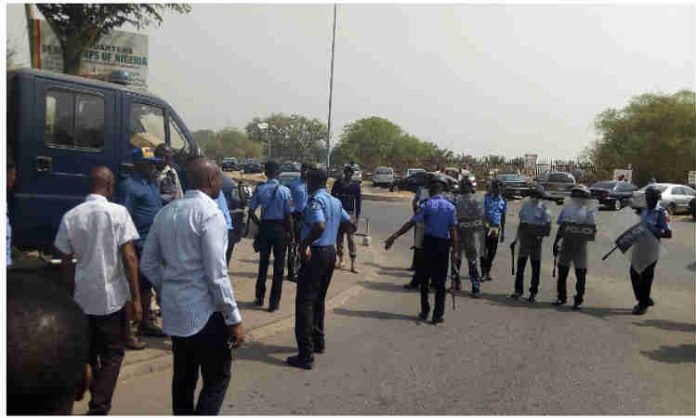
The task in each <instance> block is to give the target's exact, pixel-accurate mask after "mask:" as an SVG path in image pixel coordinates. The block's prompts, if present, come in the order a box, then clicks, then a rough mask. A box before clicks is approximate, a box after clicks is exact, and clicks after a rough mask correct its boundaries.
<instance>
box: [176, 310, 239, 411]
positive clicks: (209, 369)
mask: <svg viewBox="0 0 696 418" xmlns="http://www.w3.org/2000/svg"><path fill="white" fill-rule="evenodd" d="M228 335H229V334H228V331H227V325H225V320H224V319H223V318H222V314H221V313H219V312H215V313H214V314H212V315H211V316H210V318H209V319H208V322H207V323H206V324H205V327H203V329H202V330H200V331H199V332H198V333H197V334H194V335H192V336H190V337H172V352H173V353H174V377H173V378H172V407H173V410H174V415H194V414H195V415H217V414H218V413H219V412H220V407H221V406H222V402H223V400H224V399H225V393H226V392H227V386H228V385H229V384H230V376H231V367H232V353H231V352H230V349H229V348H228V347H227V341H228ZM199 369H200V371H201V374H202V375H203V388H202V389H201V392H200V394H199V395H198V403H197V404H196V407H195V409H194V406H193V397H194V391H195V389H196V383H197V382H198V370H199Z"/></svg>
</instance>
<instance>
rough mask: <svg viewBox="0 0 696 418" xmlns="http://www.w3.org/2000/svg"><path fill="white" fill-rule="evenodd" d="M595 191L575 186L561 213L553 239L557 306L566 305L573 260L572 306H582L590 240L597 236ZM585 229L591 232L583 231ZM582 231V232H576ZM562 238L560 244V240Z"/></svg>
mask: <svg viewBox="0 0 696 418" xmlns="http://www.w3.org/2000/svg"><path fill="white" fill-rule="evenodd" d="M593 202H594V200H592V193H591V192H590V190H589V189H588V188H587V187H585V186H582V185H580V186H576V187H574V188H573V189H572V190H571V192H570V202H569V203H568V204H566V206H564V207H563V209H562V210H561V213H560V214H559V215H558V222H557V223H558V225H559V229H558V232H557V233H556V239H555V241H554V243H553V254H554V258H555V257H558V282H557V291H558V298H557V299H556V301H555V302H554V303H553V305H554V306H561V305H564V304H565V303H566V301H567V291H566V281H567V279H568V275H569V273H570V264H571V263H572V264H573V266H574V267H575V279H576V283H575V292H576V293H575V299H574V303H573V309H574V310H579V309H580V305H582V302H583V300H584V295H585V279H586V277H587V242H588V241H590V240H594V231H595V230H596V228H595V219H594V214H595V205H594V203H593ZM583 230H587V231H589V233H584V232H582V231H583ZM576 231H579V232H576ZM559 241H560V242H561V246H560V247H559V245H558V243H559Z"/></svg>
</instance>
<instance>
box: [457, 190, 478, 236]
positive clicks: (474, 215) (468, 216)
mask: <svg viewBox="0 0 696 418" xmlns="http://www.w3.org/2000/svg"><path fill="white" fill-rule="evenodd" d="M456 207H457V223H458V224H459V226H460V227H463V228H475V229H481V228H482V227H483V221H482V220H483V205H482V204H481V202H479V201H478V200H476V198H475V197H474V195H472V194H469V193H467V194H461V195H459V196H458V197H457V200H456Z"/></svg>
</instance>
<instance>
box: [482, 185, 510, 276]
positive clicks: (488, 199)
mask: <svg viewBox="0 0 696 418" xmlns="http://www.w3.org/2000/svg"><path fill="white" fill-rule="evenodd" d="M502 187H503V183H502V182H501V181H500V180H498V179H495V180H493V182H492V183H491V190H490V192H488V193H486V195H485V196H484V197H483V210H484V219H483V227H484V242H485V251H484V252H483V254H482V255H481V276H482V277H481V281H490V280H492V278H491V269H492V267H493V260H494V259H495V254H496V252H497V251H498V241H500V242H504V241H505V218H506V216H507V200H506V199H505V198H504V197H503V196H502V195H501V189H502Z"/></svg>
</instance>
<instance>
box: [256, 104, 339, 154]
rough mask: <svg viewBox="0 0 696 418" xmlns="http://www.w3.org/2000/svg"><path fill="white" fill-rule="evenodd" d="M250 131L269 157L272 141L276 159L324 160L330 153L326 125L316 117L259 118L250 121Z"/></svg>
mask: <svg viewBox="0 0 696 418" xmlns="http://www.w3.org/2000/svg"><path fill="white" fill-rule="evenodd" d="M264 124H265V125H264ZM260 125H261V126H260ZM246 133H247V135H248V137H249V138H250V139H251V140H252V141H254V142H256V143H257V144H261V145H262V146H263V152H264V153H266V157H269V155H268V149H269V147H268V145H269V142H270V145H271V146H270V148H271V155H270V157H272V158H273V159H275V160H279V161H281V160H292V161H320V160H322V159H323V158H324V157H325V155H326V151H325V149H326V142H325V141H326V125H324V124H323V123H322V122H321V121H320V120H319V119H316V118H315V119H311V118H307V117H305V116H301V115H290V116H286V115H283V114H273V115H271V116H270V117H267V118H264V119H261V118H258V117H257V118H254V119H253V120H252V121H251V122H249V123H248V124H247V126H246Z"/></svg>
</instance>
